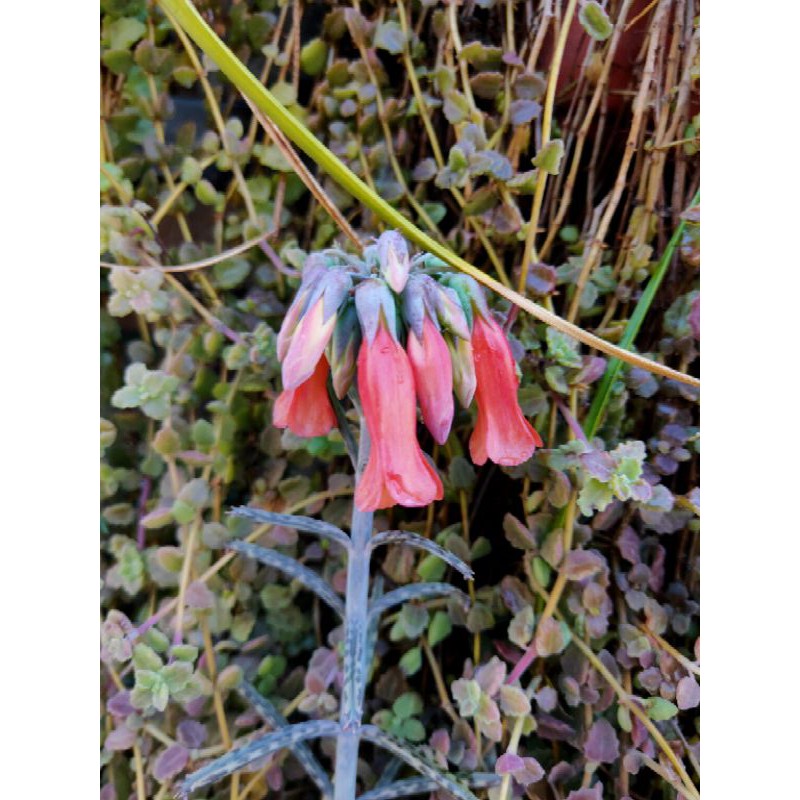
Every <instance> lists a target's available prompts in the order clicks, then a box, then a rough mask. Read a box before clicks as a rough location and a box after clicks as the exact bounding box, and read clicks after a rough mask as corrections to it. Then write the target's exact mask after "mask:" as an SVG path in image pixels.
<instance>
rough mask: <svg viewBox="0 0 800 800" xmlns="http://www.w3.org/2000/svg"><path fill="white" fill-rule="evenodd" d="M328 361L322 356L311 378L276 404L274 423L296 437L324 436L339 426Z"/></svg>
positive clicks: (283, 394) (282, 396) (288, 392)
mask: <svg viewBox="0 0 800 800" xmlns="http://www.w3.org/2000/svg"><path fill="white" fill-rule="evenodd" d="M327 382H328V360H327V359H326V358H325V356H322V358H320V360H319V361H318V362H317V365H316V367H315V368H314V371H313V372H312V373H311V377H310V378H308V379H307V380H305V381H304V382H303V383H301V384H300V385H299V386H297V387H295V388H294V389H284V390H283V391H282V392H281V393H280V396H279V397H278V399H277V400H276V401H275V408H274V409H273V412H272V424H273V425H275V427H276V428H289V430H290V431H291V432H292V433H294V434H296V435H297V436H305V437H312V436H324V435H325V434H326V433H328V431H329V430H331V428H333V427H334V425H336V416H335V415H334V413H333V407H332V406H331V401H330V398H329V397H328V389H327Z"/></svg>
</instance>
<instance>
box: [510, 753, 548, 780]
mask: <svg viewBox="0 0 800 800" xmlns="http://www.w3.org/2000/svg"><path fill="white" fill-rule="evenodd" d="M543 777H544V769H543V768H542V765H541V764H540V763H539V762H538V761H537V760H536V759H535V758H532V757H531V756H525V758H523V759H522V769H519V770H515V771H514V780H515V781H516V782H517V783H519V784H522V786H526V787H527V786H530V784H532V783H538V782H539V781H540V780H541V779H542V778H543Z"/></svg>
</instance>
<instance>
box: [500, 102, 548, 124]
mask: <svg viewBox="0 0 800 800" xmlns="http://www.w3.org/2000/svg"><path fill="white" fill-rule="evenodd" d="M508 110H509V113H510V119H511V124H512V125H527V124H528V123H529V122H530V121H531V120H533V119H535V118H536V117H538V116H539V114H541V112H542V107H541V105H539V103H537V102H536V101H535V100H514V102H513V103H511V105H510V106H509V109H508Z"/></svg>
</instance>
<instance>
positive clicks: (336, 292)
mask: <svg viewBox="0 0 800 800" xmlns="http://www.w3.org/2000/svg"><path fill="white" fill-rule="evenodd" d="M314 280H315V284H316V285H314V286H311V287H310V290H309V291H310V293H309V297H308V300H307V304H306V308H305V310H304V311H303V312H301V314H302V316H301V319H300V321H299V322H298V323H297V325H296V327H295V328H294V332H293V333H292V335H291V341H290V343H289V346H288V349H287V351H286V357H285V358H284V359H283V369H282V375H283V388H284V389H294V388H296V387H297V386H299V385H300V384H301V383H303V382H304V381H306V380H308V378H310V377H311V374H312V373H313V372H314V369H315V368H316V366H317V363H318V362H319V360H320V358H321V357H322V354H323V352H324V351H325V347H326V346H327V344H328V341H329V340H330V338H331V336H332V335H333V329H334V327H335V326H336V312H337V310H338V308H339V306H340V305H341V303H342V301H343V300H344V299H345V297H346V296H347V293H348V292H349V290H350V287H351V286H352V278H351V276H350V275H349V274H348V273H347V272H345V271H344V270H342V269H328V270H324V271H321V272H320V273H318V274H317V275H316V276H315V279H314Z"/></svg>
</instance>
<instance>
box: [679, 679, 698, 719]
mask: <svg viewBox="0 0 800 800" xmlns="http://www.w3.org/2000/svg"><path fill="white" fill-rule="evenodd" d="M675 699H676V701H677V703H678V708H679V709H680V710H681V711H685V710H686V709H687V708H696V707H697V706H699V705H700V684H699V683H698V682H697V681H696V680H695V678H694V675H687V676H686V677H685V678H681V679H680V680H679V681H678V687H677V689H676V691H675Z"/></svg>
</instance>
